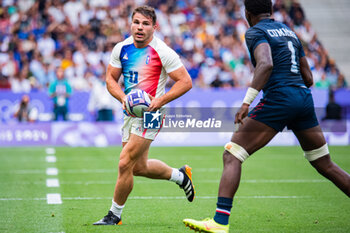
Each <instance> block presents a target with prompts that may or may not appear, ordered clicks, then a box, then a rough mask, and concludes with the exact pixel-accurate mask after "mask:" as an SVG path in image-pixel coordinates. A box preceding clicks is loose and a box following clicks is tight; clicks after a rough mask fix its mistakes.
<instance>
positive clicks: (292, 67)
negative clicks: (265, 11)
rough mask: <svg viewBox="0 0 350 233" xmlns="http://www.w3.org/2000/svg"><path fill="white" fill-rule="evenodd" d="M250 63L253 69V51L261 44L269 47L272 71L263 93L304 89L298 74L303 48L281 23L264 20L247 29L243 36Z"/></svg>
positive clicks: (290, 31)
mask: <svg viewBox="0 0 350 233" xmlns="http://www.w3.org/2000/svg"><path fill="white" fill-rule="evenodd" d="M245 39H246V43H247V47H248V49H249V52H250V55H251V61H252V63H253V65H254V67H255V65H256V61H255V58H254V50H255V48H256V47H257V46H258V45H259V44H261V43H268V44H269V45H270V47H271V54H272V59H273V70H272V73H271V76H270V78H269V80H268V82H267V83H266V84H265V86H264V88H263V91H264V93H265V94H266V92H267V91H269V90H272V89H274V88H278V87H284V86H296V87H306V86H305V84H304V81H303V79H302V77H301V74H300V63H299V59H300V58H301V57H303V56H305V53H304V50H303V46H302V45H301V43H300V40H299V39H298V37H297V36H296V35H295V33H294V32H293V31H292V30H291V29H290V28H288V27H287V26H286V25H284V24H283V23H279V22H275V21H274V20H273V19H264V20H261V21H260V22H259V23H257V24H256V25H254V26H253V27H251V28H249V29H248V30H247V32H246V34H245Z"/></svg>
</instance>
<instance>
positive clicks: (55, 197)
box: [0, 193, 312, 204]
mask: <svg viewBox="0 0 350 233" xmlns="http://www.w3.org/2000/svg"><path fill="white" fill-rule="evenodd" d="M216 198H217V196H197V197H196V199H216ZM235 198H238V199H240V198H241V199H305V198H312V196H236V197H235ZM109 199H111V197H62V198H61V195H60V194H59V193H51V194H50V193H49V194H47V196H46V198H0V201H42V200H47V203H48V204H62V200H109ZM128 199H133V200H177V199H186V197H185V196H168V197H167V196H131V197H129V198H128ZM49 202H50V203H49ZM51 202H52V203H51Z"/></svg>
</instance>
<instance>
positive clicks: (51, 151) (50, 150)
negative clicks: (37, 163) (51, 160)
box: [45, 147, 56, 155]
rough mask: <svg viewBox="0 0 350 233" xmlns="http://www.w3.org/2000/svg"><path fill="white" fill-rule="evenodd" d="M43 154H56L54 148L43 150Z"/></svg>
mask: <svg viewBox="0 0 350 233" xmlns="http://www.w3.org/2000/svg"><path fill="white" fill-rule="evenodd" d="M45 152H46V154H48V155H54V154H56V150H55V148H52V147H48V148H46V149H45Z"/></svg>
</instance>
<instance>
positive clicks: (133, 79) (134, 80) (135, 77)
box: [129, 70, 139, 83]
mask: <svg viewBox="0 0 350 233" xmlns="http://www.w3.org/2000/svg"><path fill="white" fill-rule="evenodd" d="M129 75H130V76H129V82H131V83H137V82H138V81H139V80H138V78H139V72H137V71H132V70H130V71H129Z"/></svg>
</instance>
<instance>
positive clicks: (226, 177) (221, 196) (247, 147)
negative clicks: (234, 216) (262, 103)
mask: <svg viewBox="0 0 350 233" xmlns="http://www.w3.org/2000/svg"><path fill="white" fill-rule="evenodd" d="M277 133H278V131H276V130H275V129H273V128H271V127H269V126H267V125H266V124H264V123H261V122H259V121H256V120H253V119H251V118H246V119H245V120H244V123H243V125H241V126H240V128H239V130H238V131H237V132H236V133H234V134H233V136H232V139H231V142H229V143H227V144H226V146H225V149H226V150H225V151H224V154H223V161H224V170H223V172H222V176H221V180H220V186H219V193H218V202H217V208H216V212H215V216H214V219H208V220H204V221H196V220H193V219H184V223H185V225H186V226H188V227H190V228H192V229H195V230H209V231H208V232H214V230H215V229H217V230H222V232H228V228H229V225H228V220H229V217H230V212H231V208H232V201H233V197H234V195H235V193H236V191H237V189H238V186H239V182H240V178H241V167H242V162H243V161H244V160H245V159H247V158H248V156H249V155H251V154H253V153H254V152H255V151H257V150H259V149H260V148H262V147H263V146H265V145H266V144H267V143H268V142H269V141H270V140H271V139H272V138H273V137H274V136H275V135H276V134H277ZM211 230H212V231H211Z"/></svg>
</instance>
